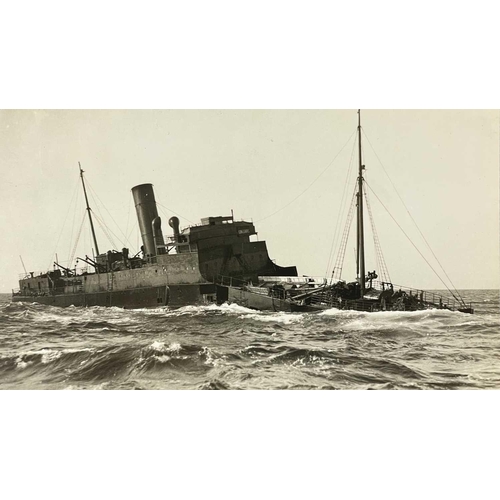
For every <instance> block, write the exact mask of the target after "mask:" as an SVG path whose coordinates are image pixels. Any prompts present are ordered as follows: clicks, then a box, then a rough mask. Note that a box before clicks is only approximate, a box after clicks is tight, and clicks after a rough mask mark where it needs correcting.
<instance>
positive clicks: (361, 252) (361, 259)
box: [357, 109, 365, 298]
mask: <svg viewBox="0 0 500 500" xmlns="http://www.w3.org/2000/svg"><path fill="white" fill-rule="evenodd" d="M358 147H359V173H358V217H357V218H358V231H357V233H358V270H359V275H358V276H359V284H360V287H361V298H363V295H364V294H365V236H364V229H363V169H364V168H365V167H364V165H363V160H362V157H361V110H360V109H358Z"/></svg>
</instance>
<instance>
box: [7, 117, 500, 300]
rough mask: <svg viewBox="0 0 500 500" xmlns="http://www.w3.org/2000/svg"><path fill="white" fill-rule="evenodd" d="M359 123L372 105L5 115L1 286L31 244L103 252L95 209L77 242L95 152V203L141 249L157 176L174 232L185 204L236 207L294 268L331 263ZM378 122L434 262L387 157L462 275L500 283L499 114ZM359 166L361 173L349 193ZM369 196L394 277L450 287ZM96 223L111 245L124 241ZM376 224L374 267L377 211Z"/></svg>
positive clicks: (393, 200)
mask: <svg viewBox="0 0 500 500" xmlns="http://www.w3.org/2000/svg"><path fill="white" fill-rule="evenodd" d="M356 126H357V114H356V110H342V111H335V110H323V111H305V110H298V111H286V110H274V111H260V110H250V111H233V110H230V111H206V110H202V111H194V110H190V111H180V110H177V111H135V110H134V111H112V110H110V111H92V110H84V111H78V110H76V111H29V110H22V111H15V110H8V111H0V165H1V166H0V168H1V173H2V182H1V184H0V186H1V187H0V189H1V193H0V195H1V198H0V199H1V211H0V229H1V231H2V234H3V235H4V239H3V241H4V245H3V253H2V260H1V262H0V292H7V291H10V289H11V288H14V287H16V286H17V280H18V274H19V273H21V272H22V271H23V269H22V265H21V261H20V259H19V255H22V257H23V260H24V262H25V264H26V268H27V270H28V271H44V270H47V268H48V267H49V266H50V265H51V264H52V262H53V260H54V257H55V253H56V252H57V253H58V257H59V260H60V261H61V262H63V261H66V260H67V259H68V257H69V256H71V254H72V253H73V250H75V256H83V255H84V254H85V253H87V254H91V252H92V250H91V248H92V245H91V240H90V235H89V229H88V223H87V221H85V224H84V226H83V230H82V235H81V238H80V242H79V244H78V246H77V247H75V241H76V236H77V234H78V231H79V228H80V224H81V221H82V219H83V217H84V213H85V210H84V202H83V197H82V193H81V186H80V184H79V173H78V162H79V161H80V162H81V164H82V167H83V169H84V170H85V176H86V179H87V181H88V183H89V190H90V191H91V193H93V194H91V196H90V202H91V205H92V207H93V210H94V212H95V213H96V215H97V216H98V217H101V218H102V219H103V220H104V222H105V223H106V224H107V226H109V228H110V229H111V231H112V233H111V237H112V239H113V240H114V242H115V243H116V246H117V247H118V248H119V249H121V247H122V244H126V246H128V247H130V249H131V251H132V252H134V253H135V252H136V251H137V250H138V246H137V244H138V233H137V230H136V226H137V224H136V217H135V211H134V207H133V204H132V196H131V193H130V189H131V188H132V187H133V186H135V185H137V184H140V183H146V182H150V183H152V184H154V189H155V193H156V198H157V201H158V202H159V203H161V204H162V205H163V207H168V209H166V208H163V207H160V215H161V216H162V219H163V232H164V234H170V228H169V227H168V225H167V220H168V217H170V216H171V215H173V214H174V212H175V213H177V214H179V215H180V216H181V217H180V220H181V227H185V226H187V225H189V224H191V223H199V221H200V219H201V218H202V217H207V216H210V215H229V214H230V213H231V209H233V210H234V215H235V218H236V219H244V220H253V221H254V222H255V224H256V229H257V231H258V233H259V239H260V240H266V241H267V245H268V250H269V254H270V256H271V258H272V259H274V260H276V262H277V263H278V264H280V265H282V266H288V265H296V266H297V267H298V271H299V274H308V275H314V276H320V275H325V272H326V271H327V270H328V271H329V272H331V267H330V268H329V269H327V267H328V261H329V255H330V250H331V247H332V239H333V236H334V231H335V228H336V227H337V226H336V225H337V217H338V214H339V210H340V209H341V206H340V202H341V198H342V193H343V190H344V186H345V183H346V176H347V173H348V170H349V165H350V163H351V158H352V152H353V146H354V140H355V134H354V135H353V132H355V130H356ZM362 126H363V130H364V134H365V135H366V138H367V139H366V138H365V135H364V136H363V141H364V142H363V152H364V155H365V159H364V163H365V164H366V179H367V181H368V183H369V184H370V186H371V187H372V189H373V191H374V192H375V193H376V194H377V196H378V197H379V198H380V199H381V200H382V202H383V203H384V205H385V206H386V207H387V209H388V210H389V211H390V213H391V214H392V216H393V217H394V218H395V219H396V220H397V221H398V223H399V224H400V225H401V226H402V227H403V229H404V230H405V232H406V233H407V234H408V236H410V237H411V239H412V240H413V241H414V243H415V244H416V245H417V246H418V248H419V249H420V250H421V252H422V253H423V254H424V255H425V257H426V258H427V259H428V260H429V262H430V263H431V265H432V266H433V267H434V269H436V270H439V271H440V267H439V265H438V264H437V263H436V262H435V260H433V257H432V254H431V253H430V251H429V250H428V249H427V247H426V245H425V243H424V241H423V240H422V237H421V236H420V235H419V233H418V231H417V229H416V228H415V226H414V225H413V222H412V220H411V218H410V217H409V215H408V213H407V212H406V209H405V207H404V206H403V205H402V204H401V201H400V200H399V198H398V195H397V194H396V192H395V191H394V189H393V188H392V186H391V182H390V181H389V180H388V178H387V176H386V174H385V172H384V170H383V168H382V167H381V165H380V163H379V160H378V158H379V159H380V160H381V161H382V164H383V167H384V168H385V170H386V172H387V173H388V175H389V176H390V179H391V180H392V182H393V183H394V185H395V187H396V188H397V190H398V192H399V194H400V196H401V198H402V199H403V201H404V202H405V204H406V206H407V207H408V209H409V210H410V213H411V215H412V217H413V219H414V220H415V221H416V222H417V224H418V226H419V227H420V229H421V231H422V232H423V234H424V236H425V238H426V239H427V241H428V242H429V244H430V246H431V248H432V249H433V251H434V253H435V254H436V256H437V257H438V258H439V261H440V263H441V264H442V266H443V267H444V269H445V270H446V272H447V274H448V276H449V277H450V278H451V280H452V281H453V283H454V285H455V286H456V287H457V288H462V289H463V288H498V287H499V275H500V270H499V197H498V194H499V113H498V111H487V110H486V111H484V110H483V111H472V110H464V111H453V110H447V111H434V110H433V111H425V110H416V111H401V110H382V111H381V110H366V111H362ZM368 140H369V142H368ZM372 146H373V148H374V150H375V152H376V154H375V153H374V151H373V150H372ZM342 148H343V149H342ZM339 152H340V154H338V153H339ZM355 152H356V150H355ZM337 155H338V156H337ZM377 155H378V158H377ZM335 157H336V159H335V161H333V162H332V160H334V158H335ZM353 161H354V167H355V166H356V162H357V158H356V157H354V158H353ZM355 178H356V172H355V169H353V170H352V171H351V174H350V176H349V177H348V179H347V182H348V186H349V187H348V191H349V197H350V195H351V193H352V189H353V187H354V182H355ZM313 181H316V182H313ZM311 184H312V185H311ZM369 194H370V195H371V206H372V211H373V214H374V218H375V223H376V227H377V231H378V235H379V239H380V242H381V246H382V250H383V252H384V256H385V260H386V263H387V267H388V269H389V272H390V275H391V278H392V281H393V282H394V283H397V284H401V285H406V286H413V287H417V288H420V287H422V288H443V287H444V286H443V284H442V282H441V281H440V280H439V279H438V278H437V277H436V276H435V274H434V273H433V271H432V270H431V269H430V268H429V267H428V265H427V264H426V263H425V262H424V260H423V259H422V257H421V256H420V255H419V254H418V252H417V251H416V250H415V249H414V247H413V246H412V245H411V244H410V243H409V242H408V240H407V239H406V237H405V235H404V234H403V233H402V232H401V230H400V229H399V228H398V227H397V225H396V224H395V223H394V221H393V220H392V218H391V217H390V216H389V215H388V214H387V212H386V210H385V209H384V208H383V207H382V206H381V204H380V203H379V201H378V200H377V199H376V198H375V196H374V195H373V194H371V193H369ZM99 200H100V201H99ZM101 202H103V204H104V206H105V208H104V207H103V206H102V205H101ZM284 207H285V208H284ZM275 212H277V213H275ZM100 214H101V215H100ZM272 214H274V215H272ZM113 219H114V221H116V223H117V224H118V226H119V227H117V226H116V224H115V222H114V221H113ZM343 224H344V222H343V221H341V223H340V226H341V229H342V228H343ZM96 226H97V228H98V231H97V234H98V240H99V247H100V250H101V252H102V251H105V250H107V249H111V248H113V246H112V244H111V243H110V242H109V241H108V239H107V237H106V235H105V234H103V233H102V231H101V230H100V228H99V223H98V222H97V223H96ZM366 228H367V235H366V248H367V270H372V269H375V268H376V265H375V261H374V258H373V257H372V256H373V243H372V236H371V230H370V223H369V221H368V220H367V222H366ZM113 233H114V235H113ZM124 234H125V235H126V236H127V237H128V240H127V239H126V238H125V236H124ZM354 234H355V229H354V226H353V228H352V230H351V239H350V242H349V245H348V250H347V256H346V262H345V266H344V273H343V277H344V278H345V279H347V280H350V279H353V278H354V277H355V267H354V246H355V242H354V240H353V238H352V236H353V235H354ZM139 244H140V243H139ZM334 253H335V252H334ZM334 257H335V255H334ZM440 274H441V275H443V273H442V272H441V271H440Z"/></svg>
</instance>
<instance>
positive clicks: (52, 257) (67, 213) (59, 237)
mask: <svg viewBox="0 0 500 500" xmlns="http://www.w3.org/2000/svg"><path fill="white" fill-rule="evenodd" d="M78 184H79V179H76V182H75V187H74V188H73V194H72V196H71V201H70V202H69V208H68V211H67V212H66V217H65V218H64V222H63V225H62V226H61V231H59V236H58V237H57V240H56V244H55V248H54V251H53V252H52V254H51V256H50V263H49V265H48V266H47V269H50V268H51V267H52V263H53V261H54V254H55V253H56V252H57V247H58V246H59V240H60V239H61V236H62V233H63V230H64V226H65V225H66V221H67V220H68V215H69V214H70V212H71V207H72V205H73V199H74V198H75V194H76V193H78V192H79V191H77V187H78ZM75 205H76V201H75ZM75 211H76V206H75Z"/></svg>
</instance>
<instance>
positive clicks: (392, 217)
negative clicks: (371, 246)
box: [365, 180, 465, 306]
mask: <svg viewBox="0 0 500 500" xmlns="http://www.w3.org/2000/svg"><path fill="white" fill-rule="evenodd" d="M365 184H366V185H367V186H368V188H369V189H370V191H371V192H372V193H373V194H374V196H375V198H377V200H378V201H379V203H380V204H381V205H382V206H383V207H384V209H385V211H386V212H387V213H388V214H389V215H390V217H391V219H392V220H393V221H394V222H395V223H396V225H397V226H398V227H399V229H400V230H401V232H402V233H403V234H404V235H405V236H406V238H407V239H408V241H409V242H410V243H411V244H412V245H413V247H414V248H415V250H416V251H417V252H418V253H419V254H420V256H421V257H422V258H423V259H424V261H425V262H426V263H427V265H428V266H429V267H430V268H431V269H432V271H433V272H434V274H435V275H436V276H437V277H438V278H439V280H440V281H441V283H443V285H444V286H445V287H446V289H447V290H448V291H449V292H450V293H451V295H452V296H453V298H454V299H455V300H457V301H458V302H460V303H461V304H462V305H464V306H465V303H464V300H463V299H462V297H460V294H458V297H460V298H458V297H457V296H456V295H455V294H454V293H453V292H452V291H451V290H450V288H449V287H448V285H447V284H446V283H445V282H444V281H443V279H442V278H441V276H439V274H438V273H437V271H436V270H435V269H434V268H433V267H432V265H431V264H430V263H429V261H428V260H427V259H426V258H425V256H424V255H423V253H422V252H421V251H420V250H419V249H418V247H417V246H416V245H415V243H413V241H412V240H411V238H410V237H409V236H408V235H407V234H406V232H405V230H404V229H403V228H402V227H401V226H400V224H399V222H398V221H397V220H396V219H395V218H394V216H393V215H392V214H391V212H389V210H388V208H387V207H386V206H385V205H384V204H383V203H382V201H381V199H380V198H379V197H378V196H377V193H375V191H374V190H373V189H372V187H371V186H370V185H369V184H368V183H367V182H366V180H365Z"/></svg>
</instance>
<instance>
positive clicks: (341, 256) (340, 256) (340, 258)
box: [330, 184, 358, 284]
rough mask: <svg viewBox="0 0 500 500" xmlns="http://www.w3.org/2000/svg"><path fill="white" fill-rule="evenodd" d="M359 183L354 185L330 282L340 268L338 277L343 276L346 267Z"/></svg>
mask: <svg viewBox="0 0 500 500" xmlns="http://www.w3.org/2000/svg"><path fill="white" fill-rule="evenodd" d="M357 191H358V185H357V184H356V185H355V186H354V190H353V193H352V197H351V203H350V205H349V211H348V213H347V218H346V222H345V226H344V232H343V234H342V240H341V241H340V246H339V250H338V252H337V258H336V259H335V265H334V266H333V270H332V276H331V279H330V284H331V283H332V282H333V280H334V279H335V272H336V271H337V270H338V279H339V280H340V279H341V278H342V270H343V268H344V260H345V254H346V250H347V243H348V241H349V233H350V232H351V225H352V219H353V217H354V207H355V206H356V199H357ZM354 258H355V259H356V250H354Z"/></svg>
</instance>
